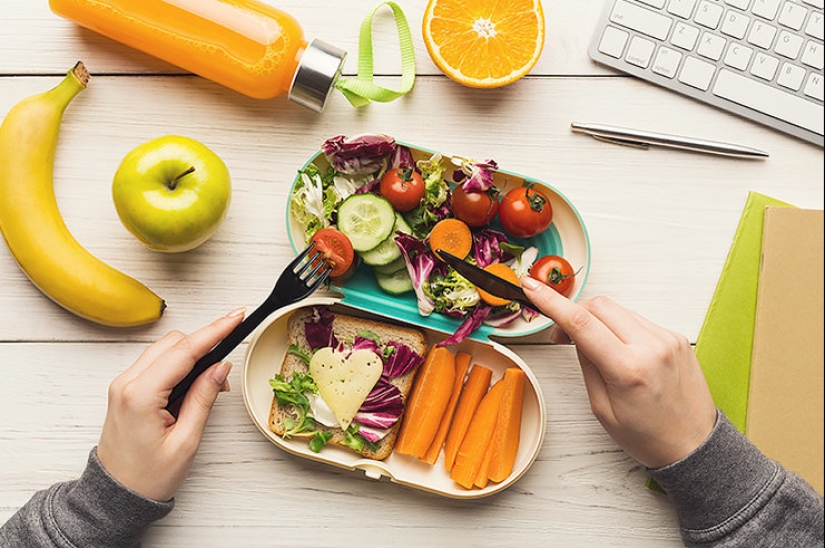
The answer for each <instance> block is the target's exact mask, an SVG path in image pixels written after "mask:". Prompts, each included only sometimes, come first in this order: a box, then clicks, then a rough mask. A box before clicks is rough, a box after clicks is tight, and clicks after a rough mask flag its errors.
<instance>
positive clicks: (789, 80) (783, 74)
mask: <svg viewBox="0 0 825 548" xmlns="http://www.w3.org/2000/svg"><path fill="white" fill-rule="evenodd" d="M803 80H805V69H804V68H802V67H798V66H796V65H792V64H790V63H788V62H786V63H784V64H783V65H782V68H781V69H779V76H777V77H776V83H777V84H779V85H780V86H783V87H786V88H788V89H792V90H794V91H799V88H800V87H802V81H803Z"/></svg>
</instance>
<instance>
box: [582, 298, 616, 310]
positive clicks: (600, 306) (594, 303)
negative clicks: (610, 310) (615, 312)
mask: <svg viewBox="0 0 825 548" xmlns="http://www.w3.org/2000/svg"><path fill="white" fill-rule="evenodd" d="M612 305H613V301H612V300H611V299H610V297H605V296H604V295H597V296H595V297H593V298H591V299H588V300H587V303H586V307H587V308H588V309H589V310H591V311H594V312H597V311H599V310H604V309H606V308H607V307H609V306H612Z"/></svg>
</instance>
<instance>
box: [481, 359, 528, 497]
mask: <svg viewBox="0 0 825 548" xmlns="http://www.w3.org/2000/svg"><path fill="white" fill-rule="evenodd" d="M525 378H526V375H525V374H524V371H522V370H521V369H519V368H517V367H510V368H508V369H507V371H505V372H504V377H503V385H504V389H503V391H502V396H501V405H500V406H499V412H498V423H496V430H495V433H494V434H493V438H492V440H490V449H489V454H490V468H489V470H488V472H487V474H488V477H489V478H490V479H491V480H492V481H495V482H499V481H502V480H504V479H505V478H507V476H509V475H510V472H512V471H513V464H514V463H515V461H516V454H517V453H518V444H519V436H520V434H521V407H522V404H523V402H524V383H525Z"/></svg>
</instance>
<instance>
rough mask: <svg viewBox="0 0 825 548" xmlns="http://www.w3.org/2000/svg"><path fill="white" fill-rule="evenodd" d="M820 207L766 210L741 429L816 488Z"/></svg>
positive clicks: (819, 479)
mask: <svg viewBox="0 0 825 548" xmlns="http://www.w3.org/2000/svg"><path fill="white" fill-rule="evenodd" d="M824 384H825V378H823V212H822V211H821V210H805V209H797V208H789V207H770V206H769V207H767V208H765V221H764V227H763V233H762V260H761V265H760V271H759V281H758V289H757V299H756V321H755V324H754V342H753V355H752V364H751V377H750V386H749V395H748V409H747V421H746V429H745V434H746V435H747V437H748V439H750V440H751V441H752V442H753V443H754V444H755V445H756V446H757V447H759V449H761V450H762V452H763V453H765V454H766V455H767V456H768V457H770V458H772V459H774V460H777V461H779V462H780V463H781V464H782V465H783V466H784V467H785V468H787V469H789V470H792V471H794V472H796V473H797V474H799V475H800V476H802V477H803V478H805V479H806V480H807V481H808V482H809V483H810V484H811V485H813V486H814V488H815V489H816V490H817V491H818V492H819V493H820V494H822V492H823V462H825V454H824V453H823V438H825V435H824V434H823V412H824V411H823V410H825V398H823V385H824Z"/></svg>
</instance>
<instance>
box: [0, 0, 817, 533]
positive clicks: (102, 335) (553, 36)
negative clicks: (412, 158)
mask: <svg viewBox="0 0 825 548" xmlns="http://www.w3.org/2000/svg"><path fill="white" fill-rule="evenodd" d="M269 1H270V2H271V3H272V4H278V5H279V6H281V7H283V8H284V9H285V10H286V11H288V12H290V13H292V14H293V15H295V16H296V17H297V18H298V19H299V20H300V21H302V22H303V25H304V28H305V30H306V33H307V35H308V36H309V37H314V36H317V37H321V38H323V39H325V40H326V41H328V42H331V43H333V44H336V45H338V46H340V47H342V48H344V49H347V50H348V51H349V52H350V58H349V59H348V61H347V64H346V66H345V73H347V74H353V73H354V72H355V63H356V54H355V52H356V46H357V34H358V29H359V25H360V21H361V18H362V17H363V16H364V15H365V14H366V13H367V12H368V11H369V10H370V9H371V8H372V7H373V6H374V5H375V4H376V2H375V1H374V0H349V1H348V2H325V1H322V0H285V1H282V2H275V1H274V0H269ZM399 3H400V4H401V5H402V7H403V8H404V10H405V12H406V14H407V16H408V18H409V20H410V24H411V26H412V30H413V38H414V41H415V46H416V54H417V66H418V79H417V81H416V84H415V88H414V90H413V92H412V93H411V94H410V95H409V96H407V97H406V98H404V99H402V100H400V101H397V102H395V103H391V104H378V105H373V106H369V107H366V108H363V109H361V110H358V111H355V110H354V109H353V108H352V107H350V105H349V104H348V103H347V101H346V100H345V99H344V98H343V97H341V96H340V95H338V96H336V97H334V98H333V100H332V101H331V103H330V104H329V105H328V108H327V110H326V111H325V112H324V113H323V114H322V115H316V114H313V113H311V112H309V111H307V110H305V109H303V108H302V107H299V106H297V105H294V104H290V103H288V102H287V101H286V100H285V99H284V98H278V99H274V100H270V101H265V102H261V101H257V100H253V99H247V98H245V97H242V96H240V95H238V94H236V93H234V92H231V91H228V90H226V89H224V88H222V87H220V86H218V85H215V84H213V83H210V82H208V81H205V80H203V79H200V78H197V77H193V76H190V75H186V74H182V73H181V71H179V70H177V69H175V68H174V67H171V66H169V65H167V64H165V63H163V62H161V61H158V60H155V59H152V58H150V57H148V56H146V55H144V54H141V53H138V52H136V51H133V50H130V49H128V48H126V47H124V46H122V45H120V44H117V43H115V42H112V41H110V40H108V39H105V38H103V37H100V36H98V35H95V34H94V33H92V32H89V31H86V30H83V29H80V28H79V27H77V26H75V25H73V24H71V23H69V22H67V21H64V20H62V19H60V18H58V17H56V16H54V15H53V14H52V13H51V12H50V11H49V8H48V3H47V2H46V1H45V0H38V1H32V0H0V116H5V114H6V112H7V111H8V109H9V108H10V107H11V106H12V105H13V104H15V103H16V102H17V101H19V100H20V99H22V98H23V97H26V96H28V95H31V94H34V93H36V92H40V91H43V90H45V89H47V88H49V87H51V86H52V85H54V84H56V83H57V82H58V81H59V79H60V78H61V77H62V75H63V74H65V72H66V71H67V70H68V68H69V67H71V66H72V65H73V64H74V62H75V61H76V60H78V59H82V60H83V61H84V62H85V63H86V65H87V66H88V68H89V69H90V71H91V72H92V75H93V78H92V81H91V83H90V85H89V88H88V89H87V90H86V91H85V92H83V94H82V95H81V96H80V97H78V98H77V99H76V100H75V101H74V103H73V104H72V105H71V106H70V107H69V109H68V111H67V113H66V117H65V120H64V126H63V130H62V134H61V141H60V145H59V149H58V153H57V160H56V173H55V177H56V183H55V186H56V192H57V198H58V202H59V204H60V208H61V210H62V213H63V215H64V217H65V220H66V222H67V224H68V226H69V228H70V230H71V231H72V232H73V233H74V234H75V236H76V237H77V238H78V239H79V240H80V242H81V243H83V244H84V245H85V246H87V247H88V248H89V249H90V250H91V251H92V252H93V253H94V254H96V255H97V256H98V257H100V258H102V259H104V260H105V261H107V262H109V263H111V264H112V265H114V266H116V267H118V268H120V269H122V270H124V271H126V272H128V273H130V274H131V275H133V276H135V277H136V278H138V279H140V280H142V281H143V282H144V283H146V284H147V285H148V286H149V287H151V288H153V289H154V290H155V291H156V292H157V293H159V294H160V295H162V296H163V297H164V298H165V299H166V300H167V303H168V305H169V309H168V311H167V312H166V314H165V316H164V317H163V318H162V319H161V320H160V321H159V322H157V323H156V324H153V325H150V326H147V327H143V328H136V329H111V328H103V327H99V326H96V325H93V324H90V323H88V322H86V321H84V320H81V319H78V318H76V317H74V316H72V315H71V314H69V313H67V312H65V311H64V310H63V309H61V308H59V307H58V306H56V305H54V304H53V303H52V302H51V301H49V300H48V299H47V298H45V297H44V296H43V295H42V294H41V293H40V292H39V291H38V290H37V289H35V288H34V286H32V284H30V283H29V282H28V280H27V279H26V277H25V276H24V275H23V274H22V273H21V271H20V270H19V269H18V267H17V266H16V265H15V264H14V262H13V260H12V258H11V257H10V255H9V254H8V251H7V250H6V248H5V246H0V247H2V249H1V250H0V371H2V373H1V374H0V377H1V378H2V382H0V522H2V521H5V520H6V519H8V518H9V517H10V516H11V515H12V514H13V513H14V512H15V511H16V510H17V509H18V508H19V507H20V506H21V505H23V504H24V503H25V502H26V500H27V499H28V498H29V497H30V496H31V495H32V493H33V492H35V491H36V490H39V489H43V488H45V487H47V486H48V485H50V484H51V483H53V482H56V481H62V480H67V479H70V478H73V477H76V476H77V475H78V474H79V473H80V472H81V470H82V469H83V466H84V464H85V460H86V456H87V453H88V451H89V449H90V448H91V447H92V446H93V445H94V444H95V443H96V441H97V438H98V435H99V431H100V427H101V424H102V421H103V417H104V413H105V409H106V388H107V386H108V384H109V382H110V380H111V379H112V378H113V377H114V376H115V375H116V374H117V373H118V372H120V371H121V370H123V369H124V368H125V367H127V366H128V365H130V364H131V363H132V361H133V360H134V359H135V357H136V356H137V355H138V354H139V353H140V352H141V351H142V350H143V348H144V347H145V346H146V345H147V344H148V343H150V342H151V341H154V340H155V339H157V338H159V337H160V336H161V335H163V334H164V333H165V332H167V331H169V330H172V329H179V330H183V331H190V330H193V329H195V328H197V327H199V326H201V325H202V324H204V323H206V322H207V321H209V320H211V319H212V318H214V317H217V316H219V315H221V314H224V313H225V312H227V311H228V310H231V309H233V308H235V307H237V306H248V307H250V308H251V307H254V306H256V305H257V304H258V303H259V302H260V301H261V300H262V299H263V298H264V297H265V296H266V295H267V294H268V292H269V291H270V288H271V286H272V284H273V281H274V279H275V277H276V275H277V274H278V273H279V272H280V270H281V269H282V268H283V266H284V265H285V264H286V263H287V262H288V261H289V260H290V258H291V255H292V250H291V248H290V246H289V244H288V242H287V240H286V237H285V235H284V226H285V212H286V201H287V193H288V190H289V187H290V184H291V181H292V179H293V176H294V174H295V170H296V169H297V168H298V167H300V166H301V165H302V163H303V162H304V161H305V160H306V159H307V158H308V157H309V156H310V155H311V154H313V153H314V152H315V151H316V150H317V149H318V147H319V145H320V144H321V142H322V141H323V140H324V139H325V138H326V137H329V136H332V135H335V134H348V135H353V134H357V133H364V132H384V133H388V134H391V135H393V136H395V137H397V138H399V139H401V140H404V141H407V142H410V143H414V144H419V145H422V146H426V147H428V148H432V149H435V150H443V151H449V152H454V153H459V154H463V155H466V156H470V157H476V158H488V157H490V158H493V159H495V160H496V161H497V162H498V163H499V165H500V166H502V168H505V169H509V170H513V171H517V172H520V173H524V174H528V175H532V176H534V177H537V178H540V179H543V180H545V181H547V182H549V183H551V184H553V185H555V186H556V187H558V188H559V189H560V190H561V191H562V192H564V193H565V194H566V195H567V196H568V197H569V198H570V199H571V201H572V202H573V203H574V204H575V205H576V206H577V208H578V209H579V212H580V213H581V215H582V217H583V219H584V221H585V223H586V225H587V228H588V231H589V234H590V241H591V246H592V270H591V275H590V278H589V281H588V284H587V287H586V288H585V292H584V296H594V295H597V294H605V295H609V296H611V297H612V298H614V299H615V300H617V301H619V302H620V303H622V304H623V305H625V306H627V307H629V308H631V309H634V310H636V311H638V312H640V313H641V314H643V315H645V316H647V317H648V318H650V319H652V320H653V321H655V322H658V323H660V324H663V325H665V326H667V327H669V328H672V329H675V330H678V331H681V332H683V333H685V334H686V335H688V336H689V337H690V338H691V340H693V341H695V339H696V336H697V334H698V332H699V329H700V327H701V324H702V320H703V318H704V314H705V311H706V308H707V305H708V302H709V300H710V298H711V295H712V293H713V290H714V287H715V284H716V281H717V278H718V276H719V273H720V271H721V269H722V265H723V263H724V260H725V257H726V254H727V251H728V248H729V246H730V243H731V239H732V237H733V233H734V230H735V228H736V225H737V222H738V220H739V216H740V214H741V211H742V208H743V206H744V204H745V199H746V196H747V193H748V191H749V190H755V191H758V192H762V193H764V194H768V195H770V196H773V197H776V198H779V199H782V200H785V201H788V202H791V203H793V204H795V205H798V206H801V207H809V208H822V206H823V151H822V149H821V148H818V147H815V146H813V145H810V144H807V143H804V142H802V141H799V140H796V139H793V138H790V137H786V136H785V135H783V134H780V133H778V132H775V131H772V130H769V129H766V128H764V127H761V126H759V125H756V124H754V123H751V122H748V121H745V120H743V119H740V118H737V117H735V116H732V115H728V114H724V113H721V112H719V111H717V110H714V109H712V108H710V107H707V106H704V105H702V104H698V103H696V102H694V101H692V100H689V99H686V98H683V97H681V96H678V95H676V94H673V93H670V92H667V91H664V90H661V89H658V88H656V87H653V86H651V85H648V84H645V83H642V82H639V81H636V80H634V79H631V78H628V77H624V76H621V75H617V74H614V73H612V72H610V71H608V70H605V69H603V68H599V67H598V66H596V65H594V64H593V63H591V61H590V60H589V59H588V57H587V54H586V49H587V45H588V43H589V40H590V37H591V35H592V32H593V30H594V25H595V22H596V18H597V16H598V14H599V13H600V11H601V9H602V5H603V4H602V1H601V0H545V2H544V10H545V15H546V20H547V41H546V45H545V49H544V53H543V56H542V58H541V60H540V62H539V64H538V65H537V66H536V68H535V69H534V70H533V72H532V73H531V75H530V76H528V77H526V78H524V79H523V80H521V81H519V82H516V83H515V84H513V85H511V86H509V87H506V88H502V89H498V90H473V89H469V88H465V87H462V86H459V85H458V84H455V83H453V82H452V81H450V80H448V79H447V78H445V77H444V76H442V75H441V74H440V73H439V71H438V70H437V69H436V68H435V66H434V65H433V64H432V63H431V61H430V59H429V57H428V55H427V52H426V49H425V48H424V45H423V42H422V39H421V33H420V22H421V17H422V13H423V9H424V5H425V2H424V1H423V0H418V1H413V0H399ZM375 27H376V29H375V30H376V39H375V40H376V44H378V45H377V49H379V51H378V52H377V60H376V70H377V73H378V74H381V75H382V76H381V78H379V80H380V81H381V82H382V83H385V84H386V85H389V86H391V87H394V86H396V85H397V84H398V78H397V74H398V68H397V65H398V61H397V53H396V50H395V43H396V42H395V38H394V26H393V24H392V22H391V19H390V17H389V16H388V14H383V15H380V16H379V17H378V20H377V23H376V25H375ZM571 121H580V122H601V123H612V124H616V125H625V126H630V127H639V128H647V129H651V130H658V131H662V132H673V133H682V134H686V135H695V136H704V137H707V138H713V139H718V140H722V141H730V142H737V143H742V144H747V145H750V146H754V147H756V148H760V149H764V150H767V151H769V152H770V154H771V156H770V158H769V159H768V160H766V161H743V160H731V159H724V158H718V157H713V156H707V155H697V154H689V153H682V152H676V151H667V150H662V149H658V150H654V149H652V150H649V151H640V150H635V149H629V148H626V147H618V146H612V145H608V144H603V143H599V142H597V141H595V140H592V139H590V138H588V137H585V136H581V135H574V134H572V133H571V132H570V130H569V124H570V122H571ZM169 133H175V134H183V135H187V136H190V137H193V138H195V139H198V140H201V141H203V142H204V143H206V144H207V145H208V146H210V147H212V148H213V149H214V150H215V151H216V152H217V153H218V154H219V155H220V156H221V157H222V158H223V159H224V160H225V161H226V163H227V165H228V166H229V169H230V171H231V173H232V176H233V184H234V195H233V203H232V206H231V209H230V211H229V215H228V218H227V220H226V222H225V224H224V225H223V227H222V228H221V229H220V231H219V232H218V233H217V234H216V235H215V236H214V237H213V238H212V239H211V240H210V241H209V242H207V243H206V244H205V245H203V246H202V247H200V248H198V249H197V250H195V251H193V252H190V253H186V254H180V255H160V254H156V253H153V252H151V251H148V250H147V249H145V248H144V247H143V246H142V245H141V244H140V243H139V242H138V241H137V240H135V239H134V238H133V237H132V236H131V235H130V234H129V233H128V232H127V231H126V230H125V229H124V228H123V227H122V226H121V224H120V222H119V220H118V218H117V215H116V213H115V209H114V207H113V204H112V201H111V198H110V185H111V177H112V175H113V173H114V171H115V169H116V168H117V165H118V164H119V162H120V160H121V159H122V157H123V156H124V155H125V154H126V152H127V151H129V150H130V149H131V148H132V147H134V146H135V145H137V144H139V143H141V142H143V141H146V140H148V139H150V138H153V137H157V136H160V135H163V134H169ZM512 348H514V349H515V351H516V352H518V353H519V354H520V355H521V356H522V357H523V358H524V360H525V361H526V362H527V363H528V364H529V365H530V367H531V368H532V369H533V371H534V372H535V374H536V375H537V376H538V378H539V381H540V383H541V388H542V390H543V392H544V396H545V398H546V400H547V408H548V409H547V411H548V413H547V436H546V439H545V442H544V446H543V447H542V450H541V453H540V454H539V457H538V459H537V460H536V462H535V463H534V465H533V466H532V468H531V469H530V471H529V472H528V473H527V474H526V475H525V476H524V477H523V478H522V479H521V480H519V481H518V482H517V483H516V484H515V485H513V486H512V487H511V488H509V489H508V490H506V491H504V492H502V493H499V494H497V495H494V496H492V497H489V498H484V499H479V500H472V501H457V500H452V499H445V498H440V497H437V496H435V495H431V494H427V493H423V492H418V491H414V490H411V489H408V488H405V487H401V486H398V485H395V484H392V483H390V482H388V481H379V482H376V481H372V480H368V479H366V478H365V477H363V475H362V474H360V473H350V472H346V471H341V470H337V469H333V468H330V467H326V466H323V465H320V464H315V463H310V462H308V461H303V460H299V459H297V458H295V457H293V456H291V455H289V454H286V453H284V452H282V451H281V450H279V449H278V448H276V447H274V446H273V445H272V444H271V443H269V442H268V441H266V440H265V439H264V438H263V437H262V436H261V435H260V433H259V432H258V431H257V430H256V429H255V427H254V426H253V424H252V422H251V421H250V419H249V417H248V415H247V413H246V410H245V408H244V405H243V402H242V397H241V393H240V390H239V389H238V387H239V376H240V365H241V363H242V359H243V352H244V349H245V345H242V346H241V347H239V348H238V349H237V350H236V351H235V352H233V354H232V356H231V357H230V359H231V360H232V361H233V362H234V363H235V364H236V369H235V370H234V371H233V373H232V375H231V377H230V380H231V382H234V383H235V388H236V389H235V390H234V391H233V392H230V393H228V394H223V395H221V397H220V398H219V401H218V403H217V405H216V408H215V410H214V412H213V414H212V417H211V419H210V422H209V425H208V427H207V431H206V434H205V437H204V440H203V445H202V447H201V451H200V453H199V454H198V457H197V459H196V461H195V465H194V467H193V469H192V472H191V475H190V477H189V480H188V481H187V483H186V484H185V485H184V487H183V488H182V490H181V491H180V493H179V495H178V505H177V507H176V509H175V511H174V512H173V513H172V514H171V515H170V516H169V517H168V518H166V519H164V520H162V521H161V522H159V523H157V524H156V526H154V527H153V528H152V529H151V531H150V532H149V533H148V535H147V537H146V543H145V545H146V546H152V547H160V546H175V547H185V546H198V547H206V546H245V547H246V546H270V545H279V546H353V547H359V548H360V547H362V546H364V545H365V544H372V545H377V546H386V545H389V544H390V543H392V544H393V545H396V546H548V545H552V546H632V547H641V546H679V545H680V544H681V543H680V540H679V535H678V531H677V527H676V521H675V517H674V514H673V510H672V508H671V505H670V503H669V502H668V500H667V499H666V498H664V497H663V496H660V495H657V494H653V493H651V492H649V491H647V490H646V489H645V488H644V481H645V477H646V475H645V471H644V470H643V468H642V467H640V466H639V465H638V464H636V463H635V462H634V461H633V460H631V459H630V458H629V457H627V456H626V455H625V454H624V453H623V452H622V451H621V450H620V449H619V448H618V447H617V446H616V444H615V443H614V442H613V441H612V440H611V439H610V438H609V437H608V436H607V435H606V434H605V433H604V431H603V430H602V429H601V427H600V426H599V424H598V422H597V421H596V420H595V419H594V418H593V416H592V415H591V414H590V410H589V404H588V400H587V395H586V392H585V389H584V386H583V384H582V380H581V376H580V373H579V368H578V363H577V361H576V356H575V350H574V349H573V348H572V347H569V346H556V347H554V346H551V345H549V344H547V341H546V337H545V336H542V335H534V336H531V337H530V338H529V339H528V340H522V341H517V343H515V344H513V346H512Z"/></svg>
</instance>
